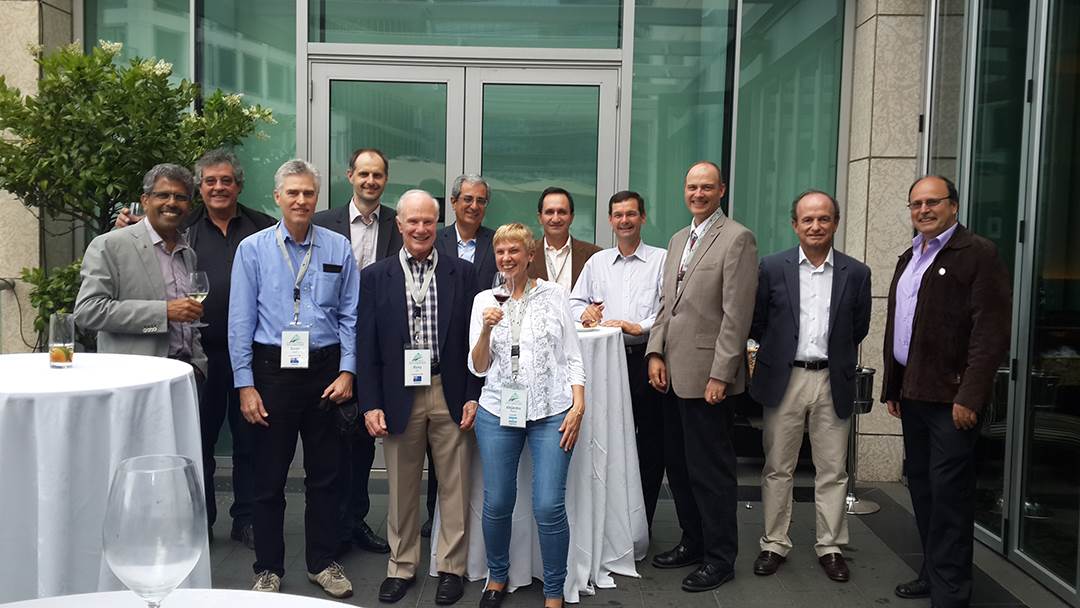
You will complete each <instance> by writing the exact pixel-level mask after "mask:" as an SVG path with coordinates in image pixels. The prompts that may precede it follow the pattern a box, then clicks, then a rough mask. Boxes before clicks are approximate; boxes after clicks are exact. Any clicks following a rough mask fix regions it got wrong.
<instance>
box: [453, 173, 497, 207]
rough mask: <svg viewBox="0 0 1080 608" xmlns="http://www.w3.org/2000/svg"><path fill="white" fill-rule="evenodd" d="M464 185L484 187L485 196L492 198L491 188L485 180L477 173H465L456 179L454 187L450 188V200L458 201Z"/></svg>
mask: <svg viewBox="0 0 1080 608" xmlns="http://www.w3.org/2000/svg"><path fill="white" fill-rule="evenodd" d="M464 184H480V185H482V186H483V187H484V196H486V197H487V198H489V199H490V198H491V186H489V185H488V183H487V182H486V181H484V178H482V177H480V176H479V175H478V174H476V173H463V174H461V175H459V176H457V177H456V178H455V179H454V185H453V186H451V187H450V200H452V201H456V200H457V199H458V197H459V196H461V186H462V185H464Z"/></svg>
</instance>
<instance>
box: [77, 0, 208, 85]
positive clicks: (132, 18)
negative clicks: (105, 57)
mask: <svg viewBox="0 0 1080 608" xmlns="http://www.w3.org/2000/svg"><path fill="white" fill-rule="evenodd" d="M83 11H84V14H85V31H86V36H85V42H84V45H85V47H86V49H87V50H89V49H90V48H92V47H94V46H96V45H97V43H98V41H99V40H106V41H109V42H121V43H123V44H124V49H123V50H122V51H121V52H120V55H119V56H118V57H117V59H119V60H121V61H124V62H127V60H129V59H131V58H132V57H155V58H157V59H162V60H165V61H167V62H169V63H171V64H172V65H173V77H174V78H175V79H176V80H177V81H179V80H181V79H185V78H186V79H188V80H191V70H190V68H189V66H188V39H189V38H190V37H191V24H190V16H191V12H190V7H189V2H188V0H155V1H154V2H133V3H132V4H131V5H130V6H129V5H128V3H127V2H124V1H122V0H85V2H84V3H83Z"/></svg>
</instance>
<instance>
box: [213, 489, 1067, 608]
mask: <svg viewBox="0 0 1080 608" xmlns="http://www.w3.org/2000/svg"><path fill="white" fill-rule="evenodd" d="M219 479H220V478H219ZM743 484H744V485H743V486H741V487H740V494H741V496H742V499H743V500H744V502H740V508H739V558H738V562H737V565H736V577H735V580H734V581H732V582H730V583H728V584H726V585H724V586H723V587H720V588H719V589H717V590H715V591H713V592H707V593H699V594H690V593H685V592H683V591H681V590H680V589H679V582H680V580H681V579H682V577H683V576H685V575H686V573H687V572H688V571H689V570H685V571H684V570H676V571H670V570H668V571H665V570H658V569H656V568H653V567H652V566H650V565H649V563H648V560H649V559H651V557H652V554H653V553H655V552H656V551H663V550H665V549H668V548H670V547H671V546H672V545H674V544H675V543H676V542H677V541H678V538H679V529H678V525H677V523H676V518H675V510H674V504H673V503H672V501H671V500H670V497H669V496H668V495H667V494H666V492H665V497H664V498H663V499H662V500H661V501H660V504H659V506H658V509H657V514H656V523H655V525H654V529H653V539H652V547H651V548H650V551H649V558H647V559H646V561H643V562H641V563H639V564H638V574H639V575H640V576H641V577H640V578H629V577H616V584H617V587H616V588H614V589H599V590H598V591H597V593H596V595H594V596H591V597H589V596H583V597H582V601H581V604H580V605H581V606H634V607H638V606H640V607H642V608H645V607H654V606H710V607H714V608H715V607H728V606H738V607H743V608H779V607H789V606H809V607H814V608H819V607H820V608H825V607H830V608H832V607H836V608H843V607H849V606H850V607H866V606H896V607H903V608H921V607H922V608H925V607H927V606H929V605H930V603H929V601H928V600H901V599H899V598H897V597H896V596H895V595H893V587H894V586H895V585H896V584H897V583H898V582H901V581H906V580H910V579H912V578H914V577H915V570H914V569H913V568H917V567H918V564H919V558H920V556H919V555H918V550H919V549H918V544H917V540H914V539H917V536H916V534H915V530H914V523H913V521H912V519H911V516H910V514H909V513H908V512H907V511H906V510H905V509H904V507H903V505H901V504H898V502H897V501H896V500H894V499H893V498H892V497H893V496H895V497H898V500H900V501H901V502H903V499H902V498H900V497H901V496H902V495H903V494H904V488H903V487H902V486H899V484H896V485H897V487H892V488H890V487H888V486H879V487H877V488H874V489H870V490H868V492H866V493H865V495H866V496H868V497H872V498H874V499H875V500H877V501H878V502H880V503H881V504H882V507H883V508H882V511H881V512H879V513H877V514H874V515H870V516H863V517H852V518H850V520H849V527H850V533H851V543H850V544H849V545H848V547H847V549H846V551H845V555H846V557H847V559H848V563H849V565H850V567H851V573H852V580H851V582H849V583H847V584H841V583H835V582H833V581H831V580H829V579H828V578H826V577H825V575H824V573H823V571H822V570H821V567H820V566H819V565H818V563H817V560H816V558H815V556H814V551H813V543H814V519H815V517H814V508H813V504H812V503H811V502H797V503H796V505H795V508H794V517H793V525H792V530H791V536H792V540H793V542H794V543H795V549H794V550H793V551H792V553H791V555H790V556H789V557H788V560H787V562H786V563H785V564H784V565H783V566H782V567H781V569H780V571H779V572H778V573H777V574H776V575H775V576H773V577H757V576H754V575H753V573H752V569H751V564H752V563H753V560H754V558H755V556H756V555H757V553H758V546H757V538H758V536H759V535H760V533H761V503H760V502H758V501H757V500H758V499H759V493H758V492H757V488H756V487H755V486H753V485H750V484H749V483H747V480H744V481H743ZM223 485H224V484H223ZM297 485H298V484H290V489H292V488H296V486H297ZM380 490H381V493H377V492H380ZM808 490H810V488H799V491H798V492H797V493H796V498H797V500H812V496H811V491H808ZM230 500H231V497H230V494H229V492H228V491H227V490H226V491H223V492H220V493H219V503H220V504H221V508H220V509H219V511H220V512H221V513H222V514H223V518H222V519H221V520H219V521H218V524H217V526H216V529H215V537H216V538H217V541H216V542H215V543H214V544H213V545H212V547H211V556H212V563H213V577H214V586H215V587H221V588H235V589H246V588H250V585H251V574H252V573H251V563H252V561H253V559H254V554H253V553H252V552H251V551H249V550H247V549H246V548H244V546H243V545H241V544H240V543H238V542H234V541H231V540H229V538H228V533H229V525H230V522H229V518H228V516H227V515H225V514H227V513H228V504H229V502H230ZM747 501H748V502H747ZM385 516H386V495H385V483H373V496H372V513H371V515H370V516H369V517H368V522H369V523H370V524H372V526H373V527H375V528H376V530H377V531H378V532H379V533H380V534H383V535H385V532H386V530H385ZM285 533H286V536H285V539H286V541H285V542H286V566H285V567H286V575H285V578H284V579H283V583H282V592H285V593H293V594H298V595H307V596H312V597H326V596H325V595H324V594H323V592H322V590H321V589H319V588H318V587H316V586H315V585H313V584H311V583H309V582H308V581H307V577H306V576H305V575H304V571H305V567H304V557H303V546H304V541H303V495H302V494H300V493H292V492H290V493H289V494H288V507H287V512H286V522H285ZM913 540H914V543H913ZM423 554H424V555H427V542H426V541H425V543H424V553H423ZM341 561H342V565H343V566H344V567H345V571H346V573H347V574H348V576H349V578H350V579H351V580H352V582H353V586H354V588H355V590H356V593H355V595H354V596H353V597H352V598H350V599H348V600H346V603H347V604H350V605H358V606H377V605H379V602H378V599H377V596H378V587H379V583H381V582H382V579H383V578H384V577H385V575H386V556H383V555H373V554H370V553H364V552H359V551H354V552H352V553H350V554H349V555H347V556H346V557H345V558H344V559H343V560H341ZM425 566H426V562H425ZM1017 576H1020V577H1022V576H1023V575H1022V574H1018V575H1017ZM482 584H483V583H482V582H475V583H470V584H469V586H468V587H467V590H466V595H465V598H464V599H462V600H461V602H459V603H458V605H461V606H474V605H476V602H477V600H478V598H479V596H480V592H481V590H482ZM540 587H541V585H540V584H539V583H538V582H534V583H533V584H532V585H531V586H529V587H526V588H524V589H520V590H518V591H517V592H516V593H514V594H513V595H511V596H510V597H509V598H507V601H506V602H505V604H504V605H505V606H508V607H513V606H540V605H541V604H542V601H543V598H542V594H541V589H540ZM434 595H435V579H433V578H429V577H423V580H422V581H419V583H418V584H417V585H416V586H414V587H413V588H412V589H411V590H410V591H409V594H408V595H407V596H406V597H405V599H404V600H402V601H401V602H400V603H399V604H398V605H399V606H410V607H412V606H425V607H426V606H433V605H434ZM972 605H973V606H986V607H989V606H994V607H995V608H1010V607H1020V606H1026V605H1028V604H1025V603H1023V602H1021V601H1020V600H1018V599H1016V598H1015V597H1013V595H1011V594H1010V593H1009V592H1008V591H1007V590H1005V589H1004V588H1003V587H1001V586H1000V585H999V584H998V582H996V581H995V580H992V579H990V578H989V577H987V576H986V575H985V574H983V573H982V571H981V570H979V571H977V573H976V591H975V597H974V598H973V604H972ZM1032 605H1033V606H1035V605H1037V606H1038V607H1039V608H1043V607H1044V606H1045V604H1044V603H1042V601H1040V603H1039V604H1032ZM1062 605H1063V604H1062Z"/></svg>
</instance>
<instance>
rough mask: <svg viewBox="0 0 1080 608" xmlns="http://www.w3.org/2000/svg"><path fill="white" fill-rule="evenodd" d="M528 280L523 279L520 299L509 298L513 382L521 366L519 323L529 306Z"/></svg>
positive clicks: (523, 318)
mask: <svg viewBox="0 0 1080 608" xmlns="http://www.w3.org/2000/svg"><path fill="white" fill-rule="evenodd" d="M531 291H532V289H531V288H530V287H529V282H528V280H526V281H525V293H523V294H521V300H514V299H513V298H511V299H510V302H509V305H508V308H509V309H510V310H509V313H510V375H511V379H512V380H513V382H514V383H515V384H516V383H517V378H518V369H519V368H520V366H521V324H522V323H523V322H524V321H525V309H526V308H528V307H529V293H530V292H531Z"/></svg>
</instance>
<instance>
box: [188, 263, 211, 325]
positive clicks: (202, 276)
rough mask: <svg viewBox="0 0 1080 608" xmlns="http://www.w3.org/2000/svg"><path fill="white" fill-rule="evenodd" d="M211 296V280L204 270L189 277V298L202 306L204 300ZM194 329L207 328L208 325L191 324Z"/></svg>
mask: <svg viewBox="0 0 1080 608" xmlns="http://www.w3.org/2000/svg"><path fill="white" fill-rule="evenodd" d="M208 295H210V279H209V278H208V277H207V276H206V273H205V272H203V271H202V270H199V271H197V272H193V273H191V274H190V275H188V290H187V297H189V298H191V299H192V300H195V301H196V302H198V303H200V304H202V302H203V300H205V299H206V297H207V296H208ZM191 326H192V327H206V326H207V325H206V323H203V322H202V321H198V322H196V323H192V324H191Z"/></svg>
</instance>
